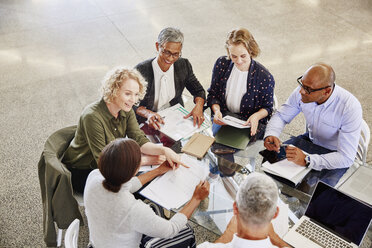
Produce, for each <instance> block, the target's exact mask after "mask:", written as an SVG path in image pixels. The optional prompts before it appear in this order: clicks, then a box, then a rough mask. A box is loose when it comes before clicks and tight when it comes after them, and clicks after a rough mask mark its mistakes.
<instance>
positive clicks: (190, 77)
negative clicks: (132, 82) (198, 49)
mask: <svg viewBox="0 0 372 248" xmlns="http://www.w3.org/2000/svg"><path fill="white" fill-rule="evenodd" d="M154 59H155V58H152V59H148V60H146V61H143V62H141V63H139V64H138V65H136V67H135V68H136V69H137V70H138V71H139V72H140V73H141V74H142V76H143V77H144V78H145V80H146V81H147V83H148V85H147V92H146V95H145V97H144V98H143V100H141V102H140V103H139V106H144V107H146V108H147V109H149V110H151V111H154V107H155V106H154V100H155V84H154V70H153V68H152V61H153V60H154ZM173 66H174V84H175V91H176V95H175V97H174V98H173V99H172V100H171V101H170V102H169V103H170V105H171V106H173V105H176V104H177V103H180V104H181V105H182V106H183V105H184V104H183V100H182V92H183V90H184V89H185V87H186V89H187V90H188V91H189V92H190V93H191V95H193V96H194V101H195V98H196V97H201V98H203V99H205V90H204V88H203V86H202V85H201V84H200V82H199V80H198V79H197V78H196V77H195V75H194V72H193V70H192V66H191V64H190V62H189V61H188V60H187V59H185V58H179V59H178V60H177V61H176V62H174V64H173ZM134 109H135V110H136V107H134ZM137 120H138V122H140V123H141V122H144V121H146V120H145V119H144V118H142V117H140V116H137Z"/></svg>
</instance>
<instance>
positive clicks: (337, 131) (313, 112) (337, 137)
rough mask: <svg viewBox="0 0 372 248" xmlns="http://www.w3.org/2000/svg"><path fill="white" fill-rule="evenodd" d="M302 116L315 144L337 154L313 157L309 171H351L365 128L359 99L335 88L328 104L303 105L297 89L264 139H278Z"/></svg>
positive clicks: (268, 126)
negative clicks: (300, 114)
mask: <svg viewBox="0 0 372 248" xmlns="http://www.w3.org/2000/svg"><path fill="white" fill-rule="evenodd" d="M300 112H303V113H304V116H305V119H306V123H307V128H308V130H309V137H310V139H311V140H312V142H313V143H314V144H316V145H319V146H322V147H325V148H327V149H330V150H333V151H336V152H331V153H328V154H324V155H318V154H311V155H310V165H309V167H310V168H312V169H315V170H322V169H336V168H346V167H350V165H352V164H353V162H354V159H355V156H356V151H357V148H358V143H359V137H360V129H361V124H362V107H361V105H360V103H359V101H358V99H357V98H356V97H355V96H353V95H352V94H351V93H350V92H348V91H347V90H345V89H343V88H341V87H340V86H338V85H336V86H335V88H334V90H333V92H332V94H331V96H330V97H329V98H328V100H327V101H326V102H324V103H322V104H317V103H316V102H311V103H303V102H302V101H301V94H300V86H298V87H297V88H296V89H295V90H294V91H293V92H292V94H291V95H290V97H289V98H288V100H287V101H286V103H284V104H283V105H282V106H281V107H280V108H279V110H278V111H277V112H276V113H275V115H274V116H273V117H272V118H271V120H270V121H269V123H268V124H267V127H266V133H265V138H266V137H267V136H276V137H279V135H280V133H281V132H282V130H283V128H284V126H285V125H286V124H288V123H290V122H291V121H292V120H293V118H294V117H295V116H297V115H298V114H299V113H300Z"/></svg>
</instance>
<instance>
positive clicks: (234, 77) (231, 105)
mask: <svg viewBox="0 0 372 248" xmlns="http://www.w3.org/2000/svg"><path fill="white" fill-rule="evenodd" d="M247 78H248V71H240V70H239V69H238V68H237V67H236V66H235V65H234V67H233V68H232V71H231V74H230V77H229V79H228V80H227V83H226V105H227V108H228V109H229V111H230V112H232V113H240V103H241V101H242V98H243V96H244V94H245V93H246V92H247Z"/></svg>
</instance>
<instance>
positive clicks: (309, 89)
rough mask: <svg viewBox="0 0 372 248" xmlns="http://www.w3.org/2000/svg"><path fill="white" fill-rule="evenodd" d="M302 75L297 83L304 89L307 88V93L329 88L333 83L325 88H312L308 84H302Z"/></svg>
mask: <svg viewBox="0 0 372 248" xmlns="http://www.w3.org/2000/svg"><path fill="white" fill-rule="evenodd" d="M302 77H303V76H300V77H298V78H297V83H298V84H299V85H300V86H301V87H302V89H304V90H305V92H306V93H307V94H311V93H313V92H315V91H320V90H324V89H327V88H329V87H332V86H331V85H328V86H326V87H323V88H319V89H312V88H310V87H307V86H305V85H303V84H302V82H301V79H302Z"/></svg>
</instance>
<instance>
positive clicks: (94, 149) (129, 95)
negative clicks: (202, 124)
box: [63, 67, 182, 193]
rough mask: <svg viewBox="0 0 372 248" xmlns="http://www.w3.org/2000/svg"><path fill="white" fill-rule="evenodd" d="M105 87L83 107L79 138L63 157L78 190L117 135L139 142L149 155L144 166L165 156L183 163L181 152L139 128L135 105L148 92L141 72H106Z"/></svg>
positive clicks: (123, 70)
mask: <svg viewBox="0 0 372 248" xmlns="http://www.w3.org/2000/svg"><path fill="white" fill-rule="evenodd" d="M101 90H102V91H101V92H102V98H101V99H100V100H98V101H96V102H94V103H92V104H90V105H88V106H87V107H86V108H85V109H84V110H83V113H82V114H81V116H80V120H79V123H78V126H77V130H76V133H75V137H74V139H73V140H72V141H71V143H70V145H69V147H68V148H67V150H66V152H65V154H64V157H63V163H65V164H66V166H67V167H68V169H69V170H70V171H71V174H72V178H71V180H72V186H73V188H74V190H75V191H78V192H81V193H82V192H83V191H84V186H85V181H86V179H87V177H88V174H89V173H90V172H91V171H92V170H93V169H96V168H97V162H98V157H99V154H100V153H101V151H102V149H103V148H104V147H105V146H106V145H107V144H108V143H110V142H111V141H113V140H115V139H117V138H124V137H126V136H127V137H129V138H132V139H134V140H135V141H136V142H137V143H138V145H139V146H140V147H141V152H142V154H144V155H145V156H143V157H142V159H141V165H148V164H160V163H162V162H163V161H164V160H165V159H166V160H167V161H168V162H169V164H170V165H171V166H172V167H175V166H178V165H179V164H182V162H181V161H180V157H179V155H177V154H176V153H175V152H174V151H172V150H171V149H170V148H167V147H163V146H158V145H155V144H153V143H151V142H149V140H148V139H147V137H146V136H145V134H144V133H143V132H142V130H140V129H139V126H138V122H137V120H136V116H135V113H134V111H133V109H132V107H133V105H134V104H135V103H136V102H137V101H138V100H139V99H141V98H143V96H144V95H145V92H146V81H145V80H144V79H143V77H142V76H141V74H140V73H139V72H138V71H136V70H134V69H128V68H125V67H117V68H115V69H113V70H112V71H110V72H108V73H107V74H106V77H105V79H104V80H103V82H102V88H101ZM123 152H125V151H123Z"/></svg>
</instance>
